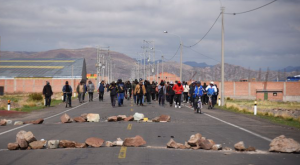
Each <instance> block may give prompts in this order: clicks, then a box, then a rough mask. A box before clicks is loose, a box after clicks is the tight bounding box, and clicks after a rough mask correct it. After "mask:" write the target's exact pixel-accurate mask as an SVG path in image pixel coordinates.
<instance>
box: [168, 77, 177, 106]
mask: <svg viewBox="0 0 300 165" xmlns="http://www.w3.org/2000/svg"><path fill="white" fill-rule="evenodd" d="M173 86H174V84H173V82H172V81H171V82H170V84H169V85H168V86H167V91H166V93H167V94H166V95H167V96H168V99H169V100H168V101H169V103H170V107H172V105H173V102H174V100H173V99H174V96H175V92H174V90H173Z"/></svg>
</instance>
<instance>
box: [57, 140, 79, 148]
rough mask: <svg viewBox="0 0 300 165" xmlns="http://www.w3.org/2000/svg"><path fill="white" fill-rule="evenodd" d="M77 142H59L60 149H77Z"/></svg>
mask: <svg viewBox="0 0 300 165" xmlns="http://www.w3.org/2000/svg"><path fill="white" fill-rule="evenodd" d="M75 144H76V142H75V141H70V140H60V141H59V148H75Z"/></svg>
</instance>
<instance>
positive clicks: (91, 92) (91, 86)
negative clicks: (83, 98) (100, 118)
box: [87, 81, 95, 102]
mask: <svg viewBox="0 0 300 165" xmlns="http://www.w3.org/2000/svg"><path fill="white" fill-rule="evenodd" d="M87 91H88V93H89V102H90V101H93V96H94V91H95V86H94V84H93V83H92V81H89V84H88V85H87Z"/></svg>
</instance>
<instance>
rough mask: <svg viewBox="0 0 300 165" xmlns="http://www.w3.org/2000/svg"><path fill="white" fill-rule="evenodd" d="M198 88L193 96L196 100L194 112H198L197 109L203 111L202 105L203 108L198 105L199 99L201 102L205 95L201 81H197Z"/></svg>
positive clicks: (196, 87)
mask: <svg viewBox="0 0 300 165" xmlns="http://www.w3.org/2000/svg"><path fill="white" fill-rule="evenodd" d="M196 84H197V85H196V86H195V90H194V94H193V98H194V105H193V106H194V111H195V112H196V109H197V108H200V109H201V107H202V105H201V107H197V103H198V99H199V98H200V100H201V97H202V95H203V87H202V85H201V82H200V81H197V82H196Z"/></svg>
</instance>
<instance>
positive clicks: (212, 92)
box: [207, 88, 215, 95]
mask: <svg viewBox="0 0 300 165" xmlns="http://www.w3.org/2000/svg"><path fill="white" fill-rule="evenodd" d="M214 93H215V91H214V89H213V88H208V89H207V94H208V95H213V94H214Z"/></svg>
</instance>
